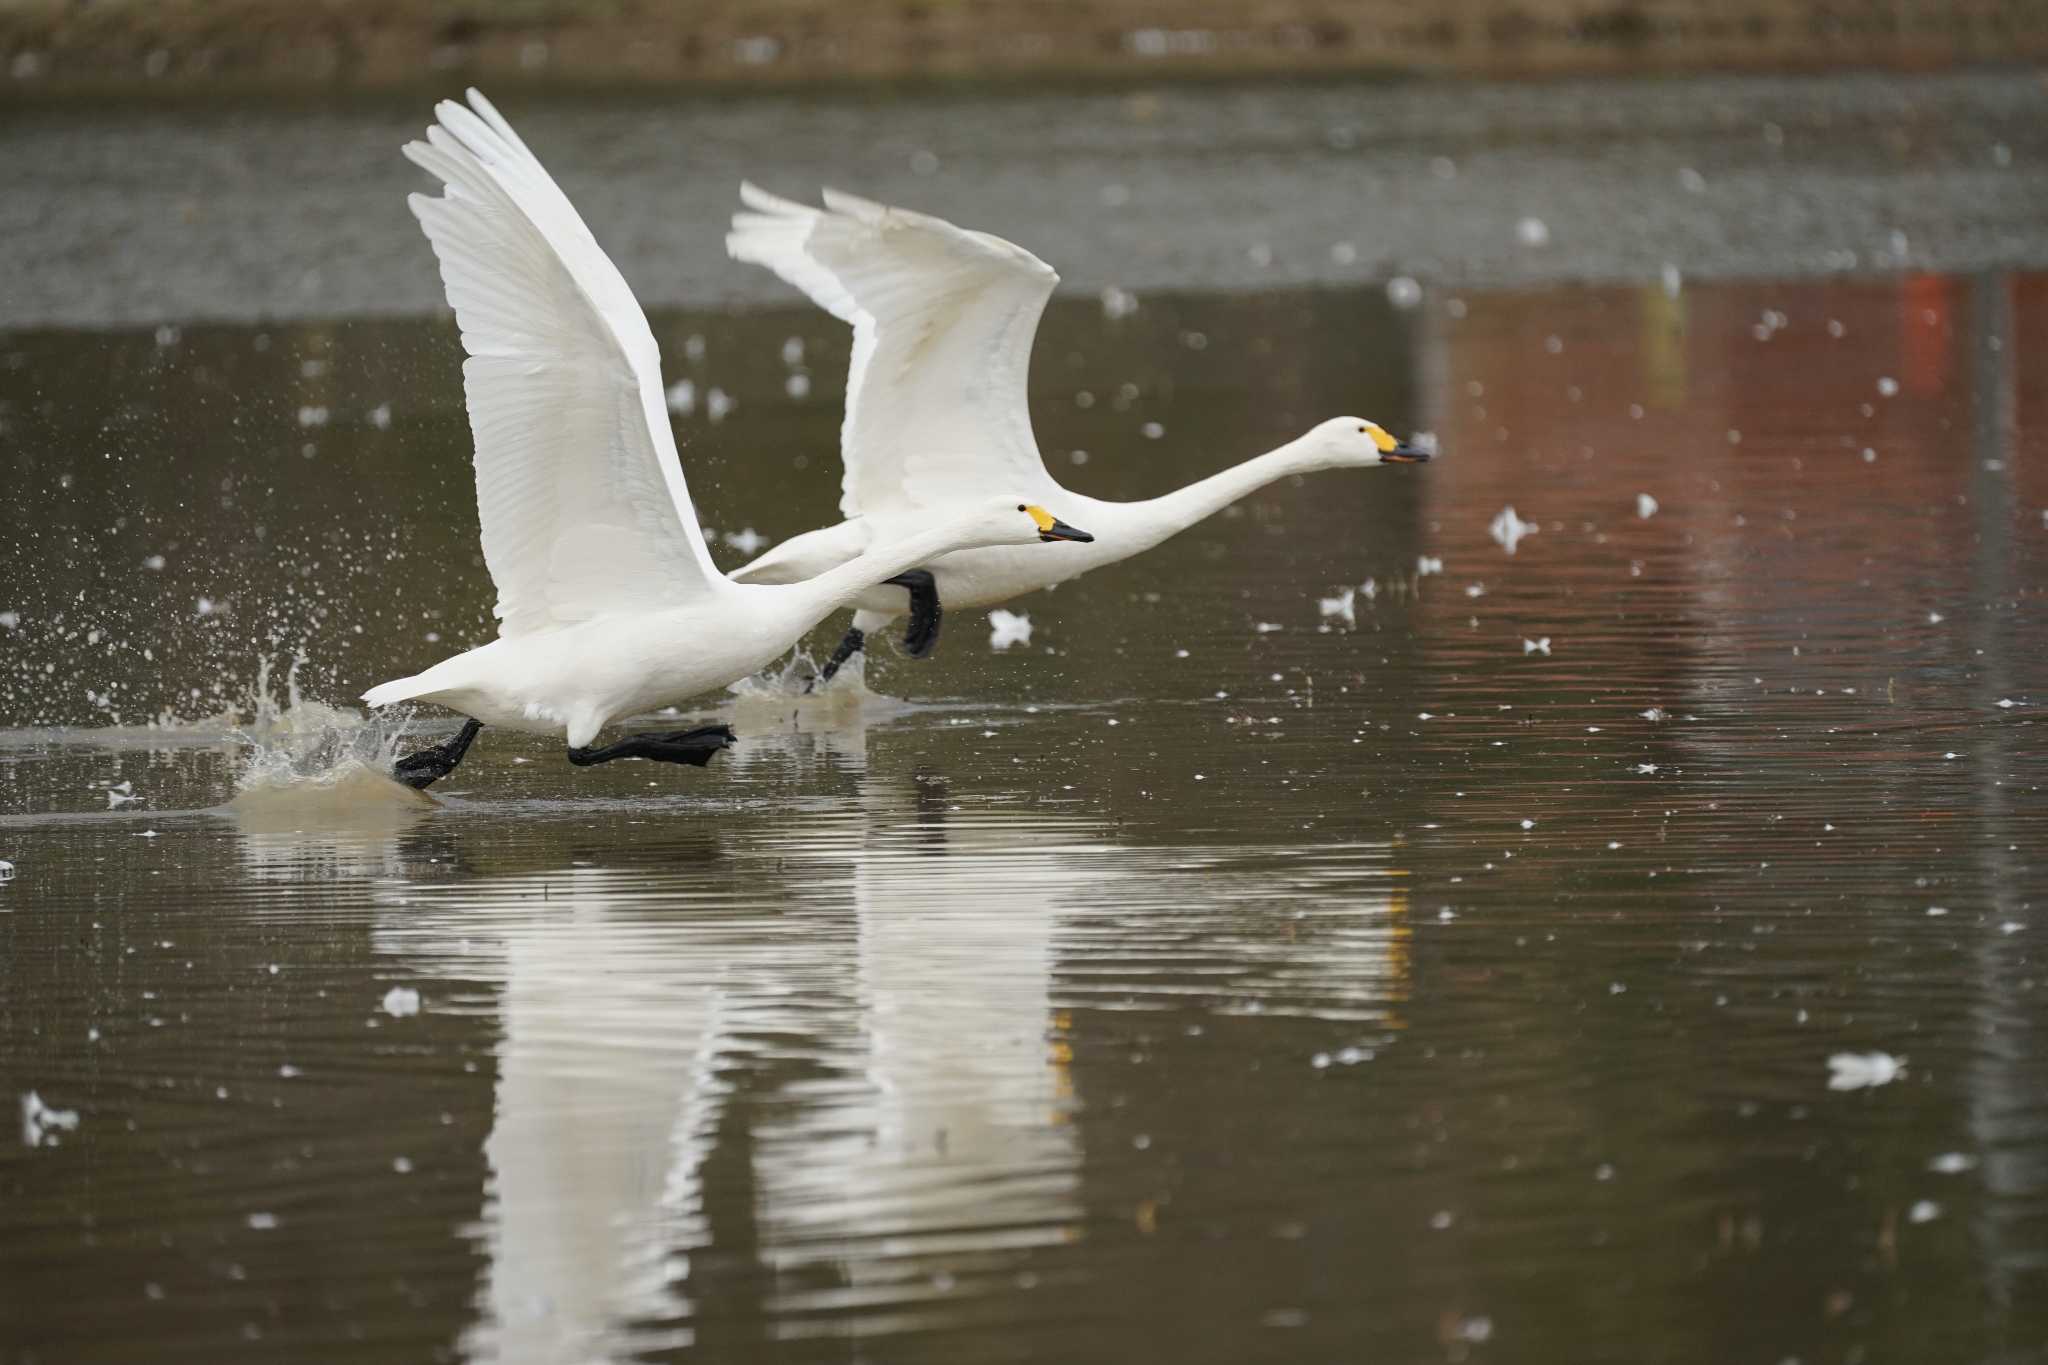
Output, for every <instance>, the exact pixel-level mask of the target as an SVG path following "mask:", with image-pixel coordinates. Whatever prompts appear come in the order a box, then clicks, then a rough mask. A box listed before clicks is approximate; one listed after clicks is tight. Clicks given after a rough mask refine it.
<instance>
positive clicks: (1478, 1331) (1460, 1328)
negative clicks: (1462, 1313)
mask: <svg viewBox="0 0 2048 1365" xmlns="http://www.w3.org/2000/svg"><path fill="white" fill-rule="evenodd" d="M1450 1335H1451V1336H1452V1337H1453V1338H1455V1339H1456V1340H1458V1341H1464V1342H1470V1343H1471V1344H1472V1345H1474V1346H1480V1345H1484V1344H1485V1343H1486V1342H1489V1341H1491V1340H1493V1319H1492V1318H1489V1317H1483V1316H1477V1315H1475V1316H1473V1317H1469V1318H1459V1319H1458V1320H1457V1322H1456V1323H1455V1324H1453V1325H1452V1328H1451V1331H1450Z"/></svg>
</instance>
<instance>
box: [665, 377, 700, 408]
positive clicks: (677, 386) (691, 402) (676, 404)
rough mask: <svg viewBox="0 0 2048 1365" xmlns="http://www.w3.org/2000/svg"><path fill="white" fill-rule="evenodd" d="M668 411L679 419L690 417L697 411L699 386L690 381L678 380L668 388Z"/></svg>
mask: <svg viewBox="0 0 2048 1365" xmlns="http://www.w3.org/2000/svg"><path fill="white" fill-rule="evenodd" d="M668 410H669V411H670V412H672V413H674V414H675V415H676V416H678V417H688V416H689V415H690V414H691V413H693V412H695V411H696V410H697V386H696V384H695V383H693V382H691V381H690V380H688V379H678V380H677V381H676V382H675V383H673V384H671V385H669V386H668Z"/></svg>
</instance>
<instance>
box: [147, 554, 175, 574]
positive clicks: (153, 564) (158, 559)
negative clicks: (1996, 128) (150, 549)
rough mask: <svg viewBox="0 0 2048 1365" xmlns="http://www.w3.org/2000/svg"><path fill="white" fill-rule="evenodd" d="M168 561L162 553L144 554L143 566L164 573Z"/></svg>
mask: <svg viewBox="0 0 2048 1365" xmlns="http://www.w3.org/2000/svg"><path fill="white" fill-rule="evenodd" d="M168 562H169V561H167V560H166V559H165V558H164V557H163V556H162V555H144V556H143V558H142V567H143V568H145V569H148V570H149V571H150V572H151V573H162V572H163V571H164V565H165V564H166V563H168Z"/></svg>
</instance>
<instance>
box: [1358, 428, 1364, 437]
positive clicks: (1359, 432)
mask: <svg viewBox="0 0 2048 1365" xmlns="http://www.w3.org/2000/svg"><path fill="white" fill-rule="evenodd" d="M1358 434H1359V435H1360V436H1363V435H1365V428H1364V427H1360V428H1359V429H1358Z"/></svg>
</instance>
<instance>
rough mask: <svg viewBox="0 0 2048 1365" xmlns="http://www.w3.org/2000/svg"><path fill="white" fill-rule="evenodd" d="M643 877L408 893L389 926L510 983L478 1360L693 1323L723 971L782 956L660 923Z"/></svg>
mask: <svg viewBox="0 0 2048 1365" xmlns="http://www.w3.org/2000/svg"><path fill="white" fill-rule="evenodd" d="M647 881H648V877H647V875H646V872H645V870H644V869H637V868H626V869H616V868H596V867H569V868H550V869H548V870H546V871H539V872H533V873H527V874H523V875H513V876H504V877H495V878H491V879H488V880H485V881H481V882H475V881H472V882H465V883H461V884H456V885H446V886H439V887H435V886H424V887H422V886H414V887H412V888H410V889H409V890H408V891H407V892H406V894H405V900H407V901H408V902H409V903H408V904H406V905H405V906H404V907H403V908H402V909H401V910H400V911H399V912H398V913H397V914H396V915H394V916H393V919H392V921H391V923H390V925H389V926H387V927H386V928H385V929H384V930H382V931H380V941H381V944H382V946H384V947H387V948H388V949H390V950H392V951H395V952H399V953H402V954H404V955H406V956H408V957H418V956H421V955H424V956H427V957H430V958H436V957H443V956H453V957H456V958H458V959H460V962H461V965H460V967H459V968H457V970H460V971H462V972H464V973H466V974H471V975H482V976H484V977H486V978H491V977H496V978H498V979H499V981H500V994H499V1000H498V1011H499V1015H500V1018H501V1023H502V1033H503V1042H502V1043H501V1045H500V1048H499V1068H498V1082H497V1104H496V1113H495V1116H494V1118H493V1121H492V1126H491V1134H490V1137H489V1138H488V1139H487V1140H486V1142H485V1146H484V1154H485V1158H486V1160H487V1161H488V1163H489V1167H490V1172H491V1181H490V1187H489V1190H488V1191H487V1198H486V1204H485V1209H484V1217H483V1223H482V1227H481V1237H482V1239H483V1241H484V1244H485V1248H486V1251H487V1253H488V1256H489V1267H488V1269H487V1270H486V1271H485V1275H484V1288H483V1292H482V1295H481V1303H480V1305H479V1307H480V1309H481V1310H482V1311H481V1320H480V1321H479V1323H478V1324H477V1325H476V1326H475V1327H474V1328H473V1329H472V1330H471V1332H470V1333H469V1334H468V1338H467V1340H466V1341H465V1348H466V1349H467V1350H468V1352H469V1353H470V1354H471V1355H472V1356H473V1357H475V1358H479V1359H488V1360H494V1361H507V1362H535V1363H536V1365H539V1363H540V1362H553V1361H560V1360H599V1359H606V1358H609V1354H608V1353H609V1351H610V1350H611V1348H612V1347H613V1346H614V1345H616V1344H618V1343H616V1342H615V1338H616V1337H617V1336H618V1334H619V1333H620V1331H621V1330H622V1329H623V1328H624V1327H625V1326H626V1325H627V1324H629V1323H633V1322H645V1321H648V1320H650V1319H657V1320H658V1319H667V1320H674V1319H678V1318H687V1317H688V1316H690V1315H691V1310H692V1302H691V1299H690V1295H689V1285H688V1280H687V1269H688V1261H687V1252H688V1251H689V1250H690V1249H692V1248H695V1247H698V1246H702V1245H704V1244H705V1243H706V1242H707V1240H708V1236H707V1229H706V1226H705V1223H704V1218H703V1200H702V1197H701V1191H700V1189H699V1187H698V1178H699V1173H700V1171H701V1169H702V1166H703V1161H704V1156H705V1152H706V1147H707V1143H708V1141H709V1138H710V1135H711V1133H712V1130H713V1128H714V1126H715V1121H716V1116H717V1110H718V1107H719V1104H720V1099H721V1093H722V1092H721V1082H720V1081H719V1079H718V1077H717V1074H716V1067H717V1063H718V1053H719V1051H720V1048H721V1046H722V1045H723V1043H724V1041H725V1040H726V1038H727V1036H728V1024H727V1021H726V1019H725V1018H724V1015H725V1012H726V1010H727V1007H728V1004H729V1001H728V989H727V986H728V979H729V978H730V977H731V976H733V975H735V974H742V973H746V972H747V971H748V970H749V968H750V967H757V966H758V965H759V961H758V960H759V959H761V958H763V957H767V956H772V955H773V954H775V953H776V952H778V951H781V949H782V945H779V944H778V943H776V942H775V941H774V940H773V939H770V940H769V941H768V942H767V943H766V944H764V943H763V942H762V939H761V936H759V935H757V934H755V933H753V932H751V926H749V925H748V924H746V923H745V922H743V921H740V922H736V921H735V920H733V919H730V918H727V917H724V916H720V917H718V918H717V919H715V920H713V921H709V922H707V921H704V920H699V919H694V918H688V917H678V918H677V919H676V920H674V921H673V922H664V921H663V920H662V919H660V918H657V917H650V916H649V915H648V913H647V911H646V909H645V908H644V907H645V902H644V901H638V902H637V903H636V895H637V893H640V892H642V891H644V889H645V887H646V883H647ZM671 884H672V883H671ZM750 957H751V958H753V959H755V961H754V962H751V963H750V962H749V958H750ZM622 1349H623V1348H622Z"/></svg>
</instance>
